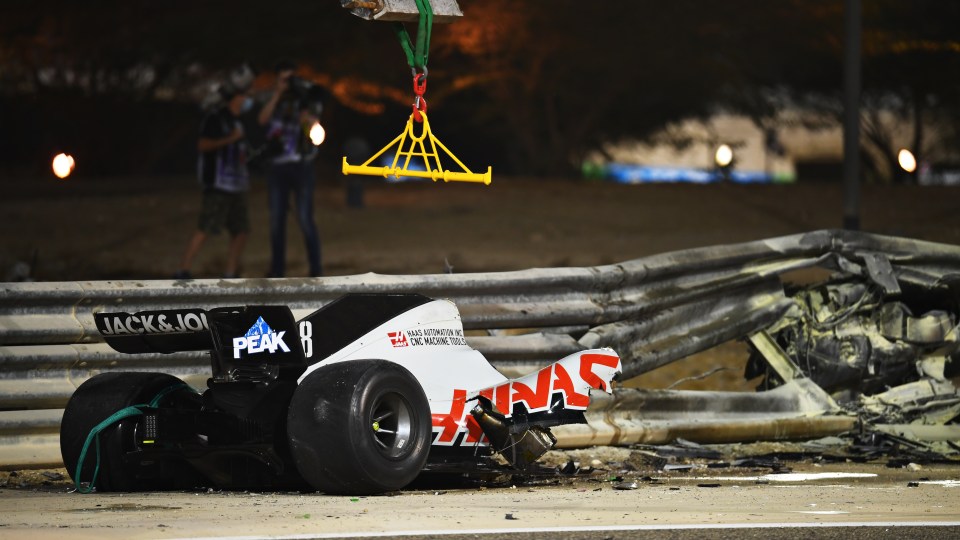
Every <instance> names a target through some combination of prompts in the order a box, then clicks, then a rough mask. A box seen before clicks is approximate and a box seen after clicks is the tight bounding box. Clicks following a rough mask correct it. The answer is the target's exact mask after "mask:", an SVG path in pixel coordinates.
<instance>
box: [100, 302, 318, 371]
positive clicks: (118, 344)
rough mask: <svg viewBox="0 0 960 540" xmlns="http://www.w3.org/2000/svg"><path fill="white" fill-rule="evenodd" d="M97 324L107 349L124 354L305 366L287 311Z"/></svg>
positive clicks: (116, 318) (189, 312)
mask: <svg viewBox="0 0 960 540" xmlns="http://www.w3.org/2000/svg"><path fill="white" fill-rule="evenodd" d="M94 321H95V322H96V325H97V330H98V331H99V332H100V335H101V336H103V339H104V340H105V341H106V342H107V344H108V345H110V347H112V348H113V349H114V350H116V351H118V352H122V353H127V354H143V353H163V354H169V353H174V352H184V351H211V352H212V353H213V354H214V356H216V357H217V359H219V360H220V361H221V364H232V363H246V362H249V363H270V364H277V363H281V364H286V365H290V364H294V365H303V363H304V356H303V348H302V346H301V344H300V337H299V332H298V327H297V322H296V321H295V320H294V318H293V313H291V311H290V308H288V307H287V306H244V307H223V308H215V309H210V310H204V309H196V308H195V309H171V310H160V311H140V312H137V313H125V312H116V313H96V314H94Z"/></svg>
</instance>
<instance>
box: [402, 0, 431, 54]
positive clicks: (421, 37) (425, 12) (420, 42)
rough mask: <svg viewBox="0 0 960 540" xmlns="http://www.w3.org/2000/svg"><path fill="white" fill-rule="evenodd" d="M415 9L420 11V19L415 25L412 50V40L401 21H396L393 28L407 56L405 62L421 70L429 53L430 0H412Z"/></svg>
mask: <svg viewBox="0 0 960 540" xmlns="http://www.w3.org/2000/svg"><path fill="white" fill-rule="evenodd" d="M414 1H415V2H416V3H417V10H418V11H420V20H419V24H418V25H417V44H416V49H415V50H414V45H413V40H411V39H410V34H409V33H408V32H407V28H406V27H405V26H403V23H401V22H396V23H394V24H393V29H394V31H396V33H397V38H398V39H399V40H400V46H401V47H403V52H404V54H405V55H406V57H407V64H409V65H410V67H411V68H413V69H420V70H423V68H425V67H426V66H427V57H428V56H429V53H430V29H431V28H432V27H433V7H432V6H431V5H430V0H414Z"/></svg>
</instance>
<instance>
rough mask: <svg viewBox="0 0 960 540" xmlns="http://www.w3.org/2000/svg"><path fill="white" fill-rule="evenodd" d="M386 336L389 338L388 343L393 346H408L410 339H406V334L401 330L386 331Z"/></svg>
mask: <svg viewBox="0 0 960 540" xmlns="http://www.w3.org/2000/svg"><path fill="white" fill-rule="evenodd" d="M387 337H389V338H390V344H391V345H393V346H394V347H409V346H410V341H409V340H407V335H406V334H404V333H403V332H402V331H400V332H387Z"/></svg>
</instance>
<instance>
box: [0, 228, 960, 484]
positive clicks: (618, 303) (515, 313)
mask: <svg viewBox="0 0 960 540" xmlns="http://www.w3.org/2000/svg"><path fill="white" fill-rule="evenodd" d="M813 266H819V267H825V268H830V269H841V270H843V271H845V272H847V273H853V274H860V275H868V276H869V277H870V278H871V279H872V280H873V281H874V282H877V283H880V284H882V286H883V287H884V288H889V289H895V288H897V287H899V284H900V283H915V284H920V285H922V286H924V287H935V286H936V285H937V284H938V283H940V282H941V281H942V280H943V279H944V277H945V276H950V275H954V274H957V275H960V248H958V247H956V246H949V245H944V244H936V243H931V242H922V241H917V240H910V239H904V238H894V237H886V236H878V235H871V234H866V233H855V232H849V231H834V230H824V231H814V232H810V233H805V234H798V235H792V236H785V237H779V238H772V239H767V240H759V241H755V242H748V243H743V244H732V245H721V246H712V247H705V248H697V249H689V250H683V251H677V252H671V253H665V254H661V255H655V256H651V257H645V258H641V259H635V260H631V261H626V262H623V263H620V264H613V265H605V266H595V267H588V268H545V269H530V270H521V271H513V272H492V273H475V274H440V275H403V276H390V275H378V274H362V275H353V276H338V277H325V278H310V279H297V278H288V279H233V280H183V281H100V282H96V281H94V282H53V283H3V284H0V289H2V291H3V294H2V297H0V368H2V369H0V467H8V468H9V467H24V466H51V465H57V464H59V461H60V458H59V443H58V430H59V422H60V417H61V416H62V408H63V406H64V405H65V404H66V401H67V400H68V399H69V397H70V395H71V394H72V392H73V390H74V389H75V388H76V387H77V386H79V384H80V383H82V382H83V381H84V380H86V379H87V378H89V377H91V376H93V375H95V374H97V373H100V372H103V371H109V370H126V371H159V372H166V373H171V374H174V375H177V376H179V377H181V378H183V379H184V380H186V381H187V382H188V383H190V384H192V385H194V386H195V387H199V388H202V387H204V386H205V379H206V377H207V374H208V373H209V358H208V356H206V355H205V354H203V353H175V354H169V355H162V354H142V355H133V356H131V355H126V354H120V353H116V352H114V351H113V350H112V349H110V348H109V347H108V346H107V345H106V344H104V343H103V342H102V340H101V339H100V337H99V334H98V333H97V331H96V327H95V325H94V317H93V315H94V314H95V313H98V312H101V311H126V312H135V311H146V310H160V309H175V308H182V307H203V308H213V307H220V306H234V305H258V304H282V305H288V306H290V307H291V309H293V311H294V315H295V316H297V317H302V316H304V315H306V314H308V313H310V312H312V311H313V310H315V309H317V308H319V307H321V306H322V305H324V304H326V303H328V302H330V301H332V300H334V299H335V298H337V297H339V296H341V295H343V294H347V293H358V292H363V293H374V292H383V293H386V292H391V293H399V292H417V293H421V294H424V295H427V296H430V297H434V298H446V299H449V300H452V301H453V302H454V303H456V305H457V306H458V307H459V309H460V312H461V315H462V318H463V323H464V327H465V329H466V330H467V331H468V338H467V340H468V342H469V343H470V345H471V346H473V347H474V348H476V349H478V350H480V351H481V352H482V353H484V355H485V356H486V357H487V358H488V359H490V360H491V362H492V363H493V364H494V365H495V366H497V367H498V368H499V369H501V370H503V371H513V372H517V371H524V370H530V369H533V368H534V367H535V366H537V365H541V364H544V363H547V362H550V361H554V360H556V359H557V358H560V357H562V356H565V355H567V354H569V353H572V352H575V351H578V350H583V349H585V348H593V347H603V346H609V347H613V348H614V349H616V350H617V351H618V352H619V353H620V355H621V357H622V358H623V361H624V377H625V378H629V377H633V376H636V375H639V374H642V373H645V372H647V371H650V370H653V369H655V368H657V367H660V366H663V365H666V364H668V363H671V362H673V361H675V360H678V359H680V358H684V357H686V356H689V355H691V354H694V353H697V352H700V351H704V350H707V349H709V348H712V347H714V346H716V345H718V344H721V343H724V342H726V341H729V340H732V339H743V338H747V337H750V336H755V335H757V333H758V332H761V331H763V330H764V329H765V328H768V327H769V326H770V325H772V324H774V323H775V322H776V321H778V320H780V319H781V318H782V317H783V316H784V314H785V313H787V312H788V310H790V309H791V308H792V307H793V305H794V302H793V300H791V299H790V298H788V297H786V296H785V294H784V292H783V285H782V281H781V276H782V275H784V274H786V273H788V272H790V271H793V270H799V269H803V268H808V267H813ZM784 370H785V371H784V373H787V374H789V373H791V370H790V369H789V368H788V367H787V368H784ZM788 376H789V375H788ZM794 378H797V379H798V380H799V379H802V376H800V375H797V376H796V377H794ZM787 382H790V381H789V380H788V381H787ZM813 386H815V385H813ZM781 388H782V389H778V390H776V391H773V390H771V391H767V392H758V393H757V394H742V393H740V394H731V393H722V392H720V393H717V392H680V391H678V392H670V391H657V392H646V393H645V392H643V391H639V390H630V389H623V390H620V391H618V392H617V394H616V397H615V399H613V400H612V401H611V400H598V401H597V404H596V405H595V406H592V407H591V410H590V411H589V412H588V420H589V424H587V425H585V426H565V427H561V428H557V429H556V430H555V432H556V433H557V435H558V438H559V439H560V444H561V445H562V446H575V445H582V444H618V443H619V444H627V443H634V442H647V443H657V442H669V441H670V440H672V438H676V437H678V436H684V437H685V438H688V439H691V440H698V439H699V440H700V441H702V442H732V441H735V440H743V439H744V437H747V438H749V437H751V436H754V437H755V439H756V440H762V439H769V438H790V437H794V438H796V437H810V436H816V435H823V434H827V433H836V432H838V431H842V430H844V429H849V427H850V426H852V424H853V422H854V418H852V417H851V416H849V415H842V414H840V415H838V414H837V413H840V411H839V410H838V409H837V407H836V404H834V403H832V400H830V399H829V396H827V395H826V394H825V393H823V392H822V391H820V393H819V394H817V393H816V392H815V391H811V390H810V389H809V387H807V388H806V389H803V388H799V387H798V386H797V385H794V384H786V385H784V386H782V387H781ZM811 392H814V394H816V395H814V394H811ZM654 396H656V399H653V397H654ZM666 402H670V403H671V405H669V406H667V405H665V403H666ZM656 406H660V407H661V409H660V412H659V413H658V411H657V409H655V407H656ZM691 411H700V414H695V415H694V414H691ZM751 411H753V413H751ZM756 411H765V412H764V413H763V414H755V413H756ZM813 417H817V418H819V420H815V421H814V420H811V418H813ZM751 426H752V427H751ZM751 433H753V435H750V434H751Z"/></svg>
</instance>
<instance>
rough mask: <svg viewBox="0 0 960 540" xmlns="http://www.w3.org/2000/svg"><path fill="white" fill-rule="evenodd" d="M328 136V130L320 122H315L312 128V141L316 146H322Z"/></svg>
mask: <svg viewBox="0 0 960 540" xmlns="http://www.w3.org/2000/svg"><path fill="white" fill-rule="evenodd" d="M326 138H327V130H325V129H323V126H321V125H320V122H314V123H313V127H311V128H310V142H312V143H313V145H314V146H320V145H321V144H323V141H324V139H326Z"/></svg>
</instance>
